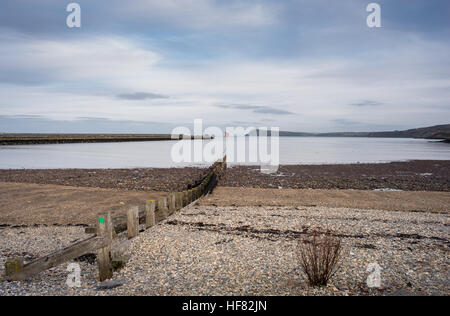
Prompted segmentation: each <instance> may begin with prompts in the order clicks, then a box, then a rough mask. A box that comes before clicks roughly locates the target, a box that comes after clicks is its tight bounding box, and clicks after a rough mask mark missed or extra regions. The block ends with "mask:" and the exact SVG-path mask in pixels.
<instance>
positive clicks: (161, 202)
mask: <svg viewBox="0 0 450 316" xmlns="http://www.w3.org/2000/svg"><path fill="white" fill-rule="evenodd" d="M156 208H157V210H158V211H159V212H160V213H161V216H162V218H163V219H164V218H166V217H167V216H168V213H169V212H168V210H167V197H165V196H163V197H160V198H159V199H158V200H157V205H156Z"/></svg>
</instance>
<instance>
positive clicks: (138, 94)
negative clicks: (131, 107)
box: [117, 92, 169, 101]
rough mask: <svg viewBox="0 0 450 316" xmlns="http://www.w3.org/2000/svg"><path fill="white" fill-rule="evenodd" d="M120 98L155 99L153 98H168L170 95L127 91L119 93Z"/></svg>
mask: <svg viewBox="0 0 450 316" xmlns="http://www.w3.org/2000/svg"><path fill="white" fill-rule="evenodd" d="M117 98H118V99H121V100H136V101H137V100H153V99H168V98H169V97H168V96H165V95H162V94H157V93H148V92H135V93H125V94H119V95H118V96H117Z"/></svg>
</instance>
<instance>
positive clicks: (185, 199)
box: [183, 190, 189, 206]
mask: <svg viewBox="0 0 450 316" xmlns="http://www.w3.org/2000/svg"><path fill="white" fill-rule="evenodd" d="M186 205H189V192H188V191H187V190H184V191H183V206H186Z"/></svg>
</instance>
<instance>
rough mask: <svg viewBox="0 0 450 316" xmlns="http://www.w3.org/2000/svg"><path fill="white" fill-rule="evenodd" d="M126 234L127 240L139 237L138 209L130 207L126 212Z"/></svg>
mask: <svg viewBox="0 0 450 316" xmlns="http://www.w3.org/2000/svg"><path fill="white" fill-rule="evenodd" d="M127 232H128V239H131V238H134V237H136V236H137V235H139V208H138V207H137V206H135V207H132V208H130V209H129V210H128V212H127Z"/></svg>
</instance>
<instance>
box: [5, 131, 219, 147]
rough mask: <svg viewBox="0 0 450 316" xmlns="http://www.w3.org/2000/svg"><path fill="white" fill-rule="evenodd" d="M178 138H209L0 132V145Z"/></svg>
mask: <svg viewBox="0 0 450 316" xmlns="http://www.w3.org/2000/svg"><path fill="white" fill-rule="evenodd" d="M180 139H211V137H210V136H185V135H171V134H0V146H2V145H3V146H6V145H38V144H73V143H116V142H144V141H164V140H166V141H167V140H180Z"/></svg>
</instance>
